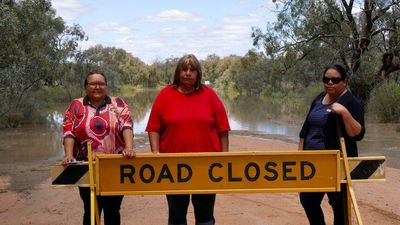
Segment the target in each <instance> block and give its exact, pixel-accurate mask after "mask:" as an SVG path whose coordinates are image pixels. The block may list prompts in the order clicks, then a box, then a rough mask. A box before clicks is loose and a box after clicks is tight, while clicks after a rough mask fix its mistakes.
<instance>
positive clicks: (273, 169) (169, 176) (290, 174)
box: [120, 161, 316, 184]
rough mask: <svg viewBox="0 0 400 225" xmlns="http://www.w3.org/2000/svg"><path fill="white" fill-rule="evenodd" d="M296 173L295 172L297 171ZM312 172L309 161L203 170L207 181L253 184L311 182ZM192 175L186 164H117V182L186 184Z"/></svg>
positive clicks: (229, 165)
mask: <svg viewBox="0 0 400 225" xmlns="http://www.w3.org/2000/svg"><path fill="white" fill-rule="evenodd" d="M297 171H299V172H297ZM315 173H316V168H315V166H314V164H313V163H312V162H310V161H300V162H296V161H284V162H281V163H280V164H278V163H276V162H266V163H263V164H260V163H256V162H249V163H247V164H245V165H244V166H237V167H235V164H234V163H233V162H228V163H225V164H224V163H220V162H215V163H212V164H211V165H209V166H208V167H207V173H206V174H207V176H206V177H207V179H209V180H210V181H211V182H214V183H218V182H242V181H249V182H255V181H259V180H264V181H276V180H282V181H296V180H310V179H313V177H314V176H315ZM195 175H196V173H195V172H194V170H193V169H192V167H191V166H190V165H189V164H186V163H178V164H175V165H173V164H172V165H169V164H162V166H161V167H156V166H153V165H151V164H143V165H140V166H135V165H133V164H122V165H120V183H121V184H124V183H126V182H128V183H138V182H141V183H145V184H147V183H152V182H156V183H163V182H168V183H187V182H190V180H191V179H192V178H193V176H195Z"/></svg>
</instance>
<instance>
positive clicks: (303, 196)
mask: <svg viewBox="0 0 400 225" xmlns="http://www.w3.org/2000/svg"><path fill="white" fill-rule="evenodd" d="M344 190H345V189H344ZM325 194H327V195H328V199H329V204H330V205H331V206H332V209H333V215H334V220H333V224H334V225H344V224H345V214H344V207H343V195H344V192H327V193H325V192H314V193H309V192H301V193H300V202H301V205H303V208H304V210H305V211H306V214H307V218H308V221H309V222H310V225H325V219H324V213H323V212H322V208H321V202H322V199H323V198H324V196H325Z"/></svg>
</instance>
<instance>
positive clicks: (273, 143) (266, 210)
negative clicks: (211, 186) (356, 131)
mask: <svg viewBox="0 0 400 225" xmlns="http://www.w3.org/2000/svg"><path fill="white" fill-rule="evenodd" d="M136 145H137V146H138V150H139V151H140V152H146V151H149V146H148V144H147V143H146V138H145V137H144V136H143V137H137V139H136ZM296 149H297V144H296V142H295V141H294V140H292V139H290V138H289V137H284V136H271V135H259V134H254V133H249V132H232V134H231V135H230V150H231V151H273V150H296ZM55 160H56V159H45V160H41V161H35V162H29V163H20V164H14V163H13V164H8V163H2V164H0V199H1V205H0V221H1V224H4V225H17V224H18V225H25V224H35V225H47V224H58V225H67V224H68V225H71V224H81V215H82V202H81V200H80V198H79V194H78V191H77V188H74V187H72V188H52V187H51V185H50V175H49V169H50V166H51V165H53V164H54V162H55ZM399 177H400V170H399V169H394V168H387V174H386V182H373V183H357V184H354V186H355V193H356V197H357V201H358V204H359V207H360V213H361V216H362V219H363V223H364V224H365V225H369V224H371V225H374V224H384V225H395V224H400V211H399V209H400V196H399V194H398V188H399V187H400V179H399ZM323 207H324V212H325V217H326V221H327V224H332V212H331V210H330V206H329V205H328V203H327V199H324V202H323ZM215 213H216V222H217V224H220V225H240V224H252V225H284V224H293V225H302V224H304V225H306V224H308V223H307V219H306V216H305V214H304V211H303V209H302V207H301V205H300V203H299V200H298V193H260V194H258V193H257V194H220V195H218V196H217V203H216V207H215ZM121 214H122V224H144V225H145V224H150V225H157V224H166V222H167V205H166V200H165V196H162V195H146V196H126V197H125V198H124V201H123V204H122V209H121ZM188 221H189V224H194V219H193V209H192V208H191V207H190V209H189V213H188ZM354 224H356V223H354Z"/></svg>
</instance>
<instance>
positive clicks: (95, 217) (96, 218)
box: [87, 142, 101, 225]
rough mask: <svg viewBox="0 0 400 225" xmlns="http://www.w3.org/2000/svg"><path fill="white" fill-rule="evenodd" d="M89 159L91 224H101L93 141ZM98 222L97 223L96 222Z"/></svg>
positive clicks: (89, 147) (88, 146)
mask: <svg viewBox="0 0 400 225" xmlns="http://www.w3.org/2000/svg"><path fill="white" fill-rule="evenodd" d="M87 151H88V161H89V183H90V224H91V225H96V224H97V225H100V224H101V223H100V214H99V208H98V207H97V198H96V192H95V188H96V187H95V184H94V170H93V155H92V143H91V142H88V144H87ZM96 222H97V223H96Z"/></svg>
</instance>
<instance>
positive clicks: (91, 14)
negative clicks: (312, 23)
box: [52, 0, 275, 64]
mask: <svg viewBox="0 0 400 225" xmlns="http://www.w3.org/2000/svg"><path fill="white" fill-rule="evenodd" d="M52 4H53V7H54V8H55V9H56V12H57V15H58V16H61V17H62V18H63V19H64V21H65V22H66V23H67V24H79V25H81V26H82V28H83V30H84V31H85V32H86V34H87V36H88V37H89V40H88V41H86V42H83V43H81V44H80V46H81V48H82V49H86V48H88V47H90V46H93V45H96V44H101V45H103V46H107V47H108V46H114V47H118V48H123V49H125V50H126V51H128V52H130V53H132V55H133V56H135V57H138V58H140V59H141V60H143V61H144V62H145V63H148V64H150V63H152V62H154V61H155V60H157V59H158V60H163V59H165V58H167V57H171V56H174V57H180V56H182V55H183V54H186V53H194V54H195V55H196V56H197V57H198V58H200V59H204V58H205V57H206V56H207V55H210V54H217V55H218V56H221V57H223V56H227V55H231V54H235V55H240V56H243V55H244V54H246V52H247V51H248V50H249V49H251V48H253V46H252V39H251V28H252V27H260V28H262V29H265V27H266V24H267V23H268V22H273V21H274V20H275V16H274V13H272V11H271V10H273V9H274V5H273V3H272V0H268V1H261V0H196V1H195V0H186V1H185V0H158V1H156V0H130V1H129V0H124V1H122V0H53V1H52Z"/></svg>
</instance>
